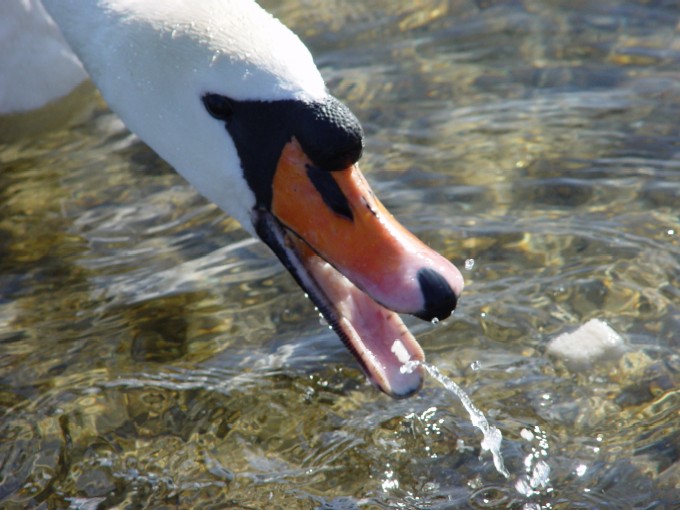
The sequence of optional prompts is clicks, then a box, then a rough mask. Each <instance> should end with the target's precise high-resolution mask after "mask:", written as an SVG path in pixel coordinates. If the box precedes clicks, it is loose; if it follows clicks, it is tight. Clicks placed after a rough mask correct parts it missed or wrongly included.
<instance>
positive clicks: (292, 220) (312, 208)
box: [45, 0, 463, 397]
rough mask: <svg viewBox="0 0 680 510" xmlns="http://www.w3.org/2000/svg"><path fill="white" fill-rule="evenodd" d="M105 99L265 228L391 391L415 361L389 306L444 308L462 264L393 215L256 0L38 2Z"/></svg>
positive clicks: (336, 108)
mask: <svg viewBox="0 0 680 510" xmlns="http://www.w3.org/2000/svg"><path fill="white" fill-rule="evenodd" d="M45 4H46V7H47V8H48V10H49V11H50V13H51V14H52V16H53V17H54V18H55V19H56V21H57V24H58V25H59V26H60V27H61V29H62V32H63V33H64V35H65V37H66V39H67V40H68V41H69V43H70V45H71V46H72V48H73V49H74V51H75V52H76V53H77V54H78V56H79V57H80V59H81V60H82V61H83V63H84V65H85V67H86V69H87V70H88V72H89V73H90V76H91V77H92V79H93V81H94V82H95V84H96V85H97V86H98V88H99V89H100V91H101V93H102V95H103V97H104V98H105V99H106V101H107V102H108V103H109V105H110V107H111V108H112V109H113V110H114V111H115V112H116V113H117V114H118V115H119V116H120V117H121V118H122V120H123V121H124V122H125V123H126V125H127V126H128V127H129V128H130V129H131V130H132V131H133V132H134V133H136V134H137V135H138V136H139V137H140V138H141V139H143V140H144V141H145V142H146V143H147V144H148V145H149V146H150V147H151V148H153V149H154V150H155V151H156V152H157V153H158V154H159V155H160V156H161V157H163V158H164V159H165V160H166V161H168V162H169V163H170V164H171V165H172V166H173V167H174V168H175V169H176V170H177V171H178V172H180V173H181V174H182V175H184V176H185V177H186V178H187V180H189V181H190V182H191V183H192V184H193V185H194V186H195V187H196V188H197V189H198V190H199V191H200V192H201V193H202V194H203V195H205V196H206V197H207V198H209V199H210V200H212V201H214V202H215V203H217V204H218V205H219V206H220V207H221V208H222V209H224V210H225V211H226V212H227V213H229V214H230V215H232V216H233V217H235V218H236V219H237V220H239V221H240V222H241V224H242V225H243V226H244V227H245V228H246V229H247V230H249V231H250V232H251V233H252V234H254V235H256V236H258V237H259V238H260V239H262V240H263V241H264V242H265V243H266V244H267V245H268V246H269V247H270V248H271V249H272V250H273V252H274V253H275V254H276V255H277V257H278V258H279V259H280V260H281V262H282V263H283V265H284V266H285V267H286V268H287V269H288V271H289V272H290V273H291V275H292V276H293V277H294V278H295V280H296V281H297V282H298V283H299V284H300V286H301V287H302V288H303V289H304V290H305V292H306V293H307V294H308V296H309V297H310V299H311V300H312V301H313V302H314V303H315V305H316V306H317V307H318V309H319V311H320V312H321V313H322V314H323V315H324V317H325V318H326V320H327V322H328V323H329V325H330V326H331V327H332V328H333V330H334V331H335V332H336V333H337V334H338V336H339V337H340V338H341V339H342V340H343V342H344V343H345V344H346V345H347V347H348V348H349V349H350V351H351V352H352V353H353V354H354V355H355V357H356V358H357V360H358V362H359V364H360V365H361V366H362V368H363V369H364V371H365V372H366V374H367V375H368V377H369V379H370V380H371V381H372V382H373V383H374V384H375V385H376V386H378V387H379V388H380V389H381V390H382V391H384V392H385V393H387V394H389V395H391V396H393V397H404V396H408V395H410V394H412V393H414V392H415V391H417V390H418V389H419V387H420V386H421V384H422V377H423V374H422V372H421V371H420V370H419V369H416V370H415V371H413V372H410V373H408V372H407V373H404V372H402V370H401V368H402V366H403V365H404V364H405V363H406V362H408V361H414V360H423V359H424V354H423V351H422V349H421V347H420V346H419V345H418V343H417V341H416V340H415V339H414V338H413V336H412V335H411V333H410V332H409V331H408V329H407V328H406V327H405V325H404V324H403V322H402V321H401V319H400V318H399V316H398V315H397V313H407V314H413V315H416V316H418V317H420V318H423V319H426V320H433V319H444V318H446V317H448V316H449V315H450V314H451V312H452V311H453V309H454V308H455V306H456V302H457V299H458V297H459V295H460V293H461V292H462V289H463V279H462V276H461V274H460V272H459V271H458V270H457V269H456V268H455V266H453V265H452V264H451V263H450V262H449V261H448V260H446V259H445V258H444V257H442V256H441V255H439V254H438V253H436V252H435V251H433V250H431V249H430V248H428V247H427V246H425V245H424V244H423V243H422V242H420V241H419V240H418V239H417V238H415V237H414V236H413V235H412V234H410V233H409V232H408V231H407V230H405V229H404V228H403V227H401V226H400V225H399V224H398V223H397V222H396V220H395V219H394V218H393V217H392V215H390V214H389V212H388V211H387V210H386V209H385V208H384V207H383V206H382V204H381V203H380V202H379V201H378V199H377V198H376V197H375V195H374V194H373V192H372V191H371V189H370V187H369V185H368V183H367V182H366V180H365V179H364V177H363V176H362V174H361V172H360V170H359V167H358V164H357V161H358V160H359V158H360V156H361V153H362V150H363V146H364V141H363V131H362V129H361V125H360V123H359V121H358V120H357V119H356V117H355V116H354V115H353V114H352V113H351V112H350V110H349V109H348V108H347V107H346V106H345V105H343V104H342V103H341V102H340V101H338V100H337V99H335V98H334V97H333V96H331V95H330V94H329V93H328V91H327V89H326V87H325V85H324V82H323V79H322V77H321V75H320V73H319V71H318V70H317V68H316V67H315V65H314V63H313V60H312V57H311V55H310V53H309V51H308V50H307V48H306V47H305V46H304V45H303V44H302V43H301V42H300V40H299V39H298V38H297V36H295V35H294V34H293V33H292V32H291V31H289V30H288V29H287V28H286V27H284V26H283V25H282V24H281V23H280V22H278V21H277V20H276V19H275V18H273V17H272V16H271V15H269V14H268V13H266V12H265V11H264V10H262V9H261V8H260V7H259V6H257V5H256V4H255V3H254V2H252V1H250V0H204V1H201V2H193V1H188V0H184V1H183V0H146V1H144V2H139V1H134V0H45Z"/></svg>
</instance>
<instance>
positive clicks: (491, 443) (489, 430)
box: [401, 361, 535, 485]
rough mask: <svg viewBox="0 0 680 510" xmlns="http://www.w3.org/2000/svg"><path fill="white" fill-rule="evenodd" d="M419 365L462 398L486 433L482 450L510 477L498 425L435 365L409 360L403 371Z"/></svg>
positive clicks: (481, 429) (474, 421) (497, 468)
mask: <svg viewBox="0 0 680 510" xmlns="http://www.w3.org/2000/svg"><path fill="white" fill-rule="evenodd" d="M419 366H422V367H423V368H425V370H427V372H428V373H429V374H430V375H431V376H432V377H434V378H435V379H436V380H437V381H438V382H439V383H440V384H441V385H442V386H444V388H446V390H447V391H449V392H450V393H452V394H453V395H455V396H456V397H457V398H458V400H460V403H461V404H463V407H464V408H465V410H466V411H467V413H468V414H469V415H470V420H471V421H472V424H473V425H474V426H475V427H477V428H478V429H479V430H480V431H481V432H482V434H483V435H484V439H483V440H482V443H481V446H482V450H483V451H488V452H490V453H491V455H492V457H493V463H494V466H496V471H498V472H499V473H500V474H502V475H503V476H504V477H505V478H509V477H510V473H509V472H508V470H507V469H505V464H504V463H503V456H502V454H501V441H502V440H503V434H502V433H501V431H500V430H498V429H497V428H496V427H493V426H491V425H489V422H488V421H487V419H486V416H484V413H483V412H482V411H480V410H479V409H477V408H476V407H475V405H474V404H473V403H472V400H470V397H469V396H468V394H467V393H465V390H463V388H461V387H460V386H458V385H457V384H456V382H455V381H453V380H451V379H449V378H448V377H446V376H445V375H444V374H442V373H441V372H440V371H439V369H438V368H437V367H435V366H434V365H430V364H429V363H423V362H422V361H408V362H406V363H405V364H404V366H403V367H401V371H402V372H404V373H411V372H413V371H414V370H415V369H416V368H417V367H419ZM534 485H535V484H534Z"/></svg>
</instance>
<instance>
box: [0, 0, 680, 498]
mask: <svg viewBox="0 0 680 510" xmlns="http://www.w3.org/2000/svg"><path fill="white" fill-rule="evenodd" d="M266 6H267V7H268V8H270V9H271V10H272V11H273V12H276V13H277V14H278V15H279V16H280V17H282V18H283V19H284V20H285V21H286V23H287V24H288V25H289V26H291V27H292V28H293V29H294V30H295V31H296V32H297V33H298V34H300V35H301V37H302V38H303V40H304V41H305V42H306V43H307V44H308V45H309V46H310V48H311V49H312V51H313V53H314V54H315V57H316V60H317V63H318V65H319V66H320V68H321V69H322V72H323V74H324V76H325V77H326V79H327V81H328V84H329V87H330V88H331V90H332V91H333V92H334V93H335V94H336V95H337V96H338V97H340V98H342V99H343V100H345V101H346V102H347V103H348V104H349V105H350V106H351V107H352V109H353V110H354V111H355V113H356V114H357V115H358V116H359V118H360V119H361V120H362V122H363V123H364V127H365V129H366V132H367V150H366V152H365V154H366V155H365V157H364V159H363V161H362V168H363V169H364V171H365V172H366V173H367V175H368V176H369V179H370V180H371V182H372V183H373V186H374V189H376V191H377V192H378V193H379V194H380V196H381V198H382V199H383V201H384V202H385V204H386V205H387V206H388V207H389V208H390V209H391V210H392V212H393V213H395V215H396V216H397V217H398V218H399V219H400V220H401V221H402V222H403V223H405V224H406V225H407V226H408V227H409V228H410V229H411V230H413V231H414V232H416V233H417V234H418V235H419V236H420V237H421V238H423V239H425V240H426V241H427V242H428V243H430V244H431V245H432V246H433V247H435V248H437V249H438V250H439V251H441V252H442V253H444V254H445V255H446V256H447V257H448V258H450V259H451V260H453V261H455V262H456V263H457V264H458V265H459V266H460V267H463V266H464V262H465V260H473V261H474V264H470V266H471V267H470V269H468V270H464V271H463V272H464V276H465V277H466V281H467V287H466V290H465V294H464V298H463V299H462V300H461V304H460V308H459V310H457V311H456V314H455V317H453V318H452V319H449V320H447V321H445V322H443V323H441V324H439V325H437V326H433V325H431V324H428V323H422V322H420V321H417V320H416V319H412V320H411V319H409V321H408V324H409V325H410V326H411V327H412V329H413V331H414V332H415V333H416V334H417V335H418V338H419V340H420V341H421V343H422V345H423V346H424V348H425V350H426V352H427V356H428V361H430V362H431V363H434V364H435V365H436V366H437V367H438V368H439V369H440V370H441V371H442V372H443V373H445V374H447V375H449V376H451V377H453V378H454V379H455V381H456V382H457V383H458V384H459V385H461V386H462V387H463V388H465V390H466V391H467V392H468V394H470V396H471V398H472V400H473V402H474V403H475V405H476V406H477V407H478V408H480V409H481V410H483V411H484V412H485V413H486V415H487V417H488V418H489V421H490V423H491V424H492V425H493V426H496V427H498V429H499V430H501V431H502V433H503V437H504V440H503V445H502V452H503V456H504V459H505V464H506V467H507V468H508V470H509V471H510V473H511V477H510V479H508V480H506V479H504V478H503V477H502V476H501V475H499V474H498V473H497V472H496V470H495V469H494V467H493V462H492V460H491V458H490V456H489V455H488V454H483V453H482V452H481V450H480V441H481V434H479V432H478V431H477V430H476V429H475V428H474V427H473V426H472V424H471V423H470V422H469V419H468V417H467V415H466V413H465V412H464V410H463V409H462V407H460V406H459V405H458V404H457V403H456V402H455V401H454V400H453V399H452V398H451V397H450V396H449V395H448V394H447V393H446V392H445V390H443V389H442V388H441V387H440V386H439V385H438V384H436V383H434V382H432V381H428V382H426V385H425V387H424V388H423V390H422V392H421V393H420V394H418V395H417V396H415V397H413V398H410V399H408V400H403V401H392V400H390V399H388V398H387V397H384V396H382V395H381V394H379V393H378V392H376V391H375V390H373V389H372V388H370V387H369V386H368V385H367V384H366V383H365V381H364V378H363V376H362V375H361V373H360V371H359V370H358V369H357V367H356V365H355V364H354V361H353V359H352V357H351V356H350V355H349V354H348V353H347V352H345V349H344V347H343V346H342V345H341V344H340V342H339V341H337V339H336V338H335V337H334V336H333V335H332V334H331V333H330V332H329V331H328V330H327V328H326V326H325V325H323V324H320V323H319V322H318V319H317V317H316V315H315V313H314V311H313V308H312V306H311V304H310V303H309V302H308V301H307V300H305V299H304V297H303V296H302V294H301V292H300V291H299V289H298V288H297V287H296V285H295V284H294V283H293V282H292V280H291V278H290V277H289V276H288V275H287V274H285V273H284V272H283V270H282V269H281V268H280V266H279V265H278V264H277V263H276V262H275V261H274V260H273V258H272V257H271V255H270V254H269V253H268V251H267V249H266V248H264V247H263V246H261V245H259V244H257V243H256V242H254V241H250V240H248V238H247V236H246V235H245V234H244V233H243V232H242V231H241V230H240V229H239V227H238V225H236V224H235V222H233V221H232V220H231V219H229V218H226V217H224V216H223V215H222V214H221V213H220V212H219V211H217V210H216V208H214V207H213V206H212V205H210V204H207V203H206V202H205V201H203V200H202V199H201V198H200V197H198V196H197V195H196V193H195V192H194V191H193V190H192V189H191V188H189V187H188V186H187V185H186V184H185V183H184V182H183V181H182V180H181V179H180V178H179V177H178V176H176V175H175V174H174V173H173V172H172V170H170V169H169V168H168V167H167V166H165V165H164V164H163V163H162V162H160V161H159V160H158V159H157V158H156V157H155V156H154V155H153V153H151V152H150V151H149V150H148V149H147V148H146V147H145V146H144V145H143V144H141V143H139V142H138V141H136V140H135V139H134V138H132V137H130V136H129V135H128V133H127V132H126V131H125V130H124V129H122V128H121V127H120V125H119V124H118V123H117V121H116V119H115V117H114V116H112V115H111V114H109V113H108V112H107V111H106V109H105V108H104V107H103V106H102V105H99V107H98V108H96V111H95V113H94V115H93V117H92V118H91V120H90V121H88V122H87V123H85V124H84V125H80V126H77V127H74V128H69V129H66V130H61V131H55V132H51V133H50V134H49V135H43V136H41V137H38V138H22V139H20V140H17V141H14V142H11V143H8V144H5V145H2V146H0V165H1V166H2V172H0V253H2V256H1V257H0V406H1V409H2V414H1V418H0V438H2V439H1V440H0V506H2V507H4V508H25V507H43V508H64V507H69V506H70V507H71V508H168V507H170V508H177V507H179V508H198V507H201V508H224V507H234V508H326V509H331V508H332V509H343V510H344V509H349V508H370V509H374V508H375V509H378V508H442V509H443V508H446V509H450V508H456V509H457V508H474V509H479V508H528V509H529V508H530V509H533V508H544V509H548V508H551V509H553V508H556V509H573V508H606V509H609V508H611V509H622V508H623V509H627V508H631V509H633V508H635V509H638V508H645V509H652V508H653V509H660V508H664V509H665V508H676V507H677V504H678V503H677V502H678V501H680V496H679V494H680V463H679V462H678V460H679V458H680V436H679V435H678V424H679V423H680V398H679V396H678V395H679V393H678V388H680V372H679V371H680V359H679V358H678V354H677V352H678V344H679V338H680V336H679V334H678V331H680V313H679V307H680V294H679V292H678V281H679V280H680V238H679V236H680V234H679V232H680V198H678V197H679V196H680V163H679V161H680V160H679V158H678V155H679V152H680V144H679V140H680V137H679V135H678V133H679V132H680V122H679V121H678V119H679V118H680V85H679V84H680V80H679V79H678V78H679V77H680V76H679V74H680V71H678V70H679V69H680V66H679V64H680V28H679V23H680V9H679V8H678V7H677V3H676V2H669V1H666V2H664V1H656V2H633V1H599V2H594V1H581V2H566V1H564V2H558V1H541V2H538V1H536V2H531V1H525V2H522V1H508V2H493V1H491V2H476V3H474V2H455V1H454V2H436V1H420V2H412V3H410V4H409V6H408V7H400V6H397V5H396V2H373V3H366V2H339V1H338V2H314V1H309V2H292V1H290V2H288V1H285V2H267V3H266ZM591 318H600V319H602V320H604V321H606V322H607V323H608V324H610V325H611V326H612V327H613V328H614V329H615V330H616V331H617V332H618V333H619V334H620V335H622V336H623V337H624V338H625V339H626V341H627V342H628V343H629V344H630V350H629V353H628V354H626V355H625V356H624V357H623V358H622V359H621V360H619V361H617V362H611V363H608V364H598V365H596V366H594V367H593V368H592V369H591V370H589V371H587V372H585V373H574V372H571V371H569V370H568V369H567V368H566V367H565V366H564V365H563V364H562V363H561V362H559V361H556V360H553V359H550V358H549V357H547V356H546V354H545V346H546V343H547V342H548V341H549V340H550V339H551V338H554V337H555V336H557V335H559V334H561V333H563V332H565V331H569V330H571V329H574V328H575V327H576V326H578V325H580V324H583V323H585V322H587V321H588V320H589V319H591ZM546 468H549V474H548V476H547V477H546Z"/></svg>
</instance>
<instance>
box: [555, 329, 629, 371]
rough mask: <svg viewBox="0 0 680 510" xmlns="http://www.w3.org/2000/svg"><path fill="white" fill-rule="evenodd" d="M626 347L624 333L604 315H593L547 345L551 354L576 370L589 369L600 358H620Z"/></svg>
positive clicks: (604, 359)
mask: <svg viewBox="0 0 680 510" xmlns="http://www.w3.org/2000/svg"><path fill="white" fill-rule="evenodd" d="M626 350H627V349H626V344H625V341H624V340H623V338H622V337H621V335H619V334H618V333H617V332H616V331H614V330H613V329H612V328H611V327H609V326H608V325H607V324H606V323H605V322H604V321H601V320H600V319H591V320H589V321H588V322H586V323H585V324H584V325H582V326H581V327H580V328H578V329H577V330H576V331H573V332H572V333H563V334H561V335H559V336H558V337H555V338H553V339H552V340H551V341H550V342H549V343H548V348H547V352H548V354H550V355H551V356H554V357H556V358H558V359H561V360H562V361H563V362H564V364H565V365H567V367H568V368H569V369H570V370H575V371H580V370H585V369H588V368H590V367H591V366H592V365H593V364H594V363H597V362H598V361H608V360H616V359H618V358H620V357H621V356H622V355H623V353H625V352H626Z"/></svg>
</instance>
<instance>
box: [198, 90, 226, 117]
mask: <svg viewBox="0 0 680 510" xmlns="http://www.w3.org/2000/svg"><path fill="white" fill-rule="evenodd" d="M202 99H203V105H204V106H205V109H206V110H207V111H208V113H209V114H210V115H211V116H212V117H214V118H216V119H217V120H224V121H227V120H229V119H230V118H231V116H232V115H233V113H234V104H233V103H232V101H231V99H229V98H228V97H226V96H221V95H219V94H204V95H203V97H202Z"/></svg>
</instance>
